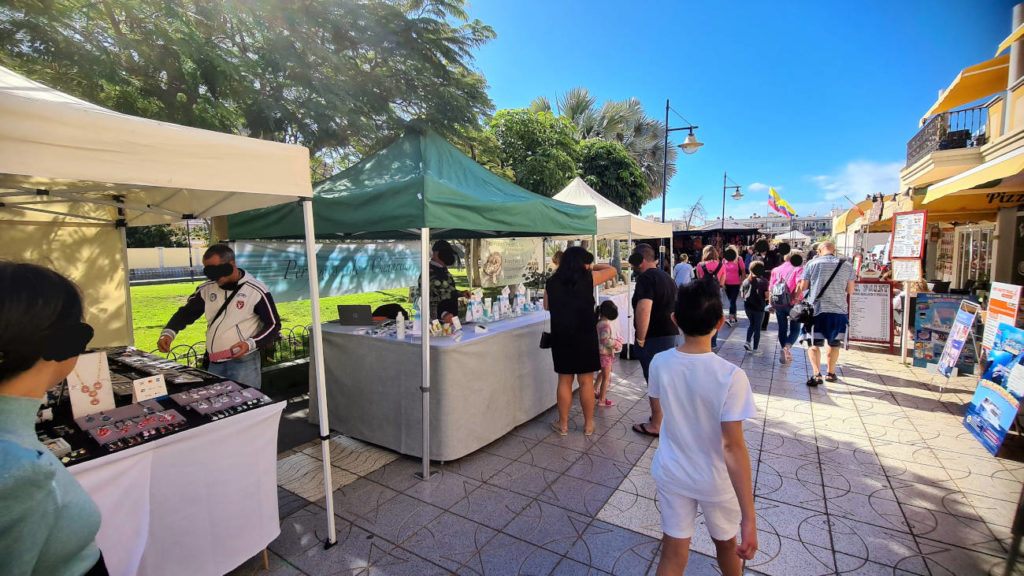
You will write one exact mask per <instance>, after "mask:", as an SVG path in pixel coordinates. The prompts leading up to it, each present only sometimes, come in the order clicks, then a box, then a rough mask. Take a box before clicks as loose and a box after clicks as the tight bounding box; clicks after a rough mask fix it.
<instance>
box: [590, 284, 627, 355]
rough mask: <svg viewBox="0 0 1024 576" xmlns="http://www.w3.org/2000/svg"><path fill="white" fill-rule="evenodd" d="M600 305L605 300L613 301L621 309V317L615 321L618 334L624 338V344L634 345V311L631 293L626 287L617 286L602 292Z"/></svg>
mask: <svg viewBox="0 0 1024 576" xmlns="http://www.w3.org/2000/svg"><path fill="white" fill-rule="evenodd" d="M597 299H598V304H600V303H601V302H604V301H605V300H611V301H612V302H614V303H615V306H616V307H617V308H618V309H619V317H618V318H617V319H616V320H615V329H616V330H618V332H617V334H618V335H619V336H621V337H622V342H623V343H624V344H632V343H633V333H634V330H633V309H632V303H631V302H630V301H629V292H628V291H627V290H626V287H625V286H616V287H615V288H612V289H610V290H602V291H601V292H600V293H599V294H598V296H597Z"/></svg>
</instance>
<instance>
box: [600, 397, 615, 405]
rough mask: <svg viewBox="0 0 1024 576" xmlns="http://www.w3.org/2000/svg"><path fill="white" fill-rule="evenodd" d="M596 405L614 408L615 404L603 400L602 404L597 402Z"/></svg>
mask: <svg viewBox="0 0 1024 576" xmlns="http://www.w3.org/2000/svg"><path fill="white" fill-rule="evenodd" d="M598 400H600V398H598ZM597 405H598V406H615V402H612V401H611V400H608V399H607V398H605V400H604V402H600V401H599V402H598V403H597Z"/></svg>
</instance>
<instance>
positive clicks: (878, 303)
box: [849, 282, 892, 344]
mask: <svg viewBox="0 0 1024 576" xmlns="http://www.w3.org/2000/svg"><path fill="white" fill-rule="evenodd" d="M849 331H850V332H849V340H850V341H851V342H854V341H856V342H883V343H886V344H890V343H892V286H891V285H890V284H889V283H887V282H855V283H854V285H853V294H851V295H850V327H849Z"/></svg>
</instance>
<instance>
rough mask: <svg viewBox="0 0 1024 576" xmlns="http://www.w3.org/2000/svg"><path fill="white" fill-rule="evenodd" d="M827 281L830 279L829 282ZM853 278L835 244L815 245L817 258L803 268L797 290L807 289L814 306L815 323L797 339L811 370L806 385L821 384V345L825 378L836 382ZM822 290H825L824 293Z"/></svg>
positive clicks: (849, 267)
mask: <svg viewBox="0 0 1024 576" xmlns="http://www.w3.org/2000/svg"><path fill="white" fill-rule="evenodd" d="M837 268H838V271H837V270H836V269H837ZM833 272H835V277H834V278H832V273H833ZM829 278H832V281H831V282H829ZM856 278H857V277H856V275H855V274H854V272H853V266H851V265H850V263H849V262H846V261H845V260H840V259H839V258H838V257H836V245H835V244H834V243H833V242H822V243H820V244H818V257H817V258H815V259H814V260H811V262H810V263H809V264H807V265H806V266H805V267H804V274H803V279H802V280H800V285H799V287H798V290H799V291H803V290H807V291H808V292H807V297H808V298H811V299H813V300H811V302H812V303H813V304H814V323H813V324H812V325H811V326H810V327H808V326H805V327H804V333H803V334H801V336H800V339H801V341H803V342H805V343H806V344H807V356H808V357H809V358H810V361H811V368H812V369H813V370H814V375H813V376H811V378H810V379H809V380H807V385H808V386H818V385H820V384H821V382H822V380H821V346H825V347H826V348H825V350H826V353H827V354H828V360H827V361H828V372H827V373H826V374H825V379H826V380H828V381H829V382H835V381H836V380H838V379H839V378H838V377H837V376H836V364H837V363H838V362H839V346H840V345H841V344H842V342H843V334H844V333H845V332H846V325H847V323H848V322H849V317H848V316H847V310H848V308H847V301H846V296H847V294H853V283H854V280H856ZM826 284H827V286H826ZM822 288H825V290H824V292H822Z"/></svg>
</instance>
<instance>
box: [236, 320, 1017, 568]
mask: <svg viewBox="0 0 1024 576" xmlns="http://www.w3.org/2000/svg"><path fill="white" fill-rule="evenodd" d="M744 323H745V320H744V321H742V322H741V326H740V327H739V328H740V329H743V327H744ZM732 334H733V333H732V332H730V333H728V334H727V335H726V337H725V338H724V339H723V345H722V348H721V349H720V355H721V356H722V357H723V358H726V359H729V360H731V361H733V362H735V363H738V364H739V365H740V366H741V367H743V368H744V369H745V370H747V372H748V374H749V375H750V380H751V384H752V388H753V390H754V392H755V405H756V406H757V407H758V416H757V417H756V418H755V419H752V420H749V421H747V422H745V423H744V432H745V437H746V440H747V444H748V447H749V451H750V456H751V460H752V471H753V473H754V475H755V477H754V484H755V506H756V509H757V513H758V529H759V534H758V538H759V542H760V549H759V551H758V554H757V556H756V557H755V558H754V560H753V561H751V562H749V563H748V566H747V572H748V573H750V574H768V575H775V574H778V575H780V576H782V575H784V576H794V575H797V574H800V575H803V574H858V575H870V574H886V575H893V574H896V575H904V574H922V575H923V574H933V575H939V574H1001V570H1002V564H1003V562H1004V559H1005V556H1006V551H1007V549H1008V546H1009V541H1010V538H1011V534H1010V530H1009V526H1010V524H1011V523H1012V518H1013V511H1014V505H1015V503H1016V500H1017V498H1018V496H1019V495H1020V490H1021V484H1022V481H1024V464H1022V463H1019V462H1015V461H1011V460H1006V459H1002V458H993V457H991V456H990V455H989V454H988V453H987V452H986V451H985V450H984V449H983V448H982V447H981V446H980V445H979V444H978V443H977V441H976V440H975V439H974V438H973V437H972V436H971V435H970V434H969V433H968V432H967V431H966V430H965V429H964V428H963V426H962V424H961V422H960V420H961V419H962V411H963V403H964V402H966V401H968V400H969V399H970V396H971V394H972V392H973V387H974V382H973V381H972V379H971V378H967V377H964V378H958V379H954V380H953V381H951V382H950V385H949V386H947V387H946V388H945V390H944V392H943V393H940V392H939V389H938V382H936V381H933V379H932V378H931V376H930V375H929V374H927V373H926V372H924V371H922V370H920V369H917V368H911V367H907V366H903V365H900V364H899V361H898V358H894V357H892V356H886V355H882V354H878V353H875V352H869V351H866V350H864V349H854V350H848V351H843V354H842V356H841V363H840V367H839V370H838V372H839V374H840V377H841V381H840V382H838V383H828V384H826V385H825V386H822V387H820V388H817V389H812V388H808V387H807V386H806V385H805V381H806V379H807V377H808V374H809V370H810V366H809V365H808V364H807V361H806V355H805V353H804V351H803V350H794V356H795V357H796V358H795V361H794V362H793V363H791V364H779V363H778V359H777V354H778V348H777V346H775V344H774V342H773V341H772V340H770V339H769V341H768V342H769V343H771V346H770V347H768V348H765V350H764V354H762V355H759V356H754V355H749V354H745V353H744V352H743V350H742V348H740V346H739V342H738V338H739V337H735V338H734V337H733V336H732ZM765 336H766V337H768V338H771V336H773V334H767V335H765ZM734 340H736V341H734ZM615 370H616V372H615V374H614V375H613V382H612V386H611V388H610V391H609V398H611V399H612V400H613V401H614V402H615V403H616V405H615V406H613V407H610V408H598V409H597V411H596V413H595V423H596V424H597V433H596V435H595V436H594V437H592V438H586V437H584V436H583V434H582V427H583V418H582V413H581V409H580V407H579V402H578V398H574V400H573V407H572V410H571V411H570V428H571V430H572V433H571V434H570V436H567V437H561V436H558V435H557V434H554V433H552V432H551V430H550V429H549V428H548V424H549V422H550V421H552V420H554V419H555V418H556V417H557V416H556V411H555V410H554V408H552V409H550V410H547V411H545V412H544V413H543V414H541V415H540V416H538V417H537V418H535V419H533V420H532V421H530V422H528V423H526V424H523V425H522V426H519V427H518V428H516V429H515V430H514V431H513V432H512V433H511V434H508V435H506V436H505V437H503V438H501V439H499V440H497V441H495V442H493V443H492V444H490V445H488V446H486V447H484V448H483V449H482V450H480V451H478V452H476V453H474V454H471V455H469V456H467V457H465V458H462V459H460V460H458V461H455V462H446V463H441V464H435V465H434V468H435V469H436V470H437V471H438V472H439V474H437V475H435V476H434V477H432V478H431V479H430V480H428V481H426V482H423V481H421V480H419V479H417V478H415V477H414V476H413V474H414V473H415V472H418V471H419V470H420V468H421V463H420V461H419V460H417V459H413V458H407V457H402V456H398V455H395V454H394V453H391V452H389V451H386V450H381V449H379V448H376V447H372V446H369V445H365V444H363V443H361V442H357V441H354V440H349V439H346V438H344V437H336V438H335V439H332V442H331V446H332V452H333V456H334V457H335V459H334V466H335V467H334V470H335V474H336V478H335V483H336V484H338V486H337V487H338V488H339V489H338V490H336V491H335V502H336V504H335V508H336V512H337V513H338V527H339V545H338V546H336V547H334V548H332V549H331V550H327V551H324V550H323V546H322V541H323V539H324V538H325V537H326V514H325V512H324V511H323V509H322V507H319V506H316V505H311V506H305V503H306V502H308V500H307V498H305V497H319V498H320V499H322V483H321V487H320V489H319V493H317V491H316V487H315V485H316V483H317V482H315V481H314V480H317V481H318V480H319V474H320V471H321V469H322V465H321V464H320V462H319V455H320V447H319V442H318V441H314V442H312V443H310V444H307V445H304V446H299V447H297V448H296V449H295V450H290V451H287V452H285V453H282V454H280V455H279V476H280V477H279V484H280V485H281V486H282V490H281V491H280V492H279V495H280V496H279V509H280V511H281V516H282V518H283V520H282V533H281V536H280V537H279V538H278V539H276V540H275V541H274V542H273V543H272V544H271V546H270V550H271V556H270V558H271V569H272V573H273V574H300V573H301V574H321V573H366V574H413V573H415V574H444V573H458V574H480V575H483V574H595V575H596V574H602V575H603V574H645V573H646V574H653V573H654V571H655V569H656V567H657V561H658V558H659V549H660V547H659V539H660V537H661V526H660V513H659V511H658V503H657V498H656V490H655V487H654V482H653V479H652V478H651V477H650V466H651V462H652V458H653V455H654V452H655V450H656V449H657V446H658V441H657V439H654V438H651V437H648V436H643V435H640V434H637V433H635V432H633V431H632V430H631V426H632V424H633V423H635V422H642V421H645V420H647V418H648V417H649V415H650V407H649V404H648V402H647V398H646V389H647V387H646V383H645V382H644V381H643V377H642V375H641V374H640V371H639V364H638V363H637V362H635V361H618V362H617V363H616V368H615ZM338 475H340V476H338ZM339 477H340V479H341V480H340V482H339V479H338V478H339ZM289 488H290V490H289ZM691 550H692V552H691V561H690V565H689V566H688V569H687V574H718V573H719V571H718V569H717V566H716V563H715V560H714V552H715V550H714V544H713V542H712V541H711V539H710V537H709V536H708V534H707V529H706V527H704V525H703V516H701V515H699V516H698V519H697V527H696V531H695V533H694V537H693V540H692V546H691ZM257 560H258V564H259V566H260V567H261V566H262V558H261V557H258V558H254V559H253V560H251V561H249V562H247V563H246V564H244V565H243V566H242V567H240V568H239V570H236V574H237V575H241V574H249V573H252V571H253V570H255V567H256V566H257V564H256V562H257ZM246 570H248V572H246ZM300 571H301V572H300ZM1020 572H1021V573H1024V569H1021V570H1020Z"/></svg>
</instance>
